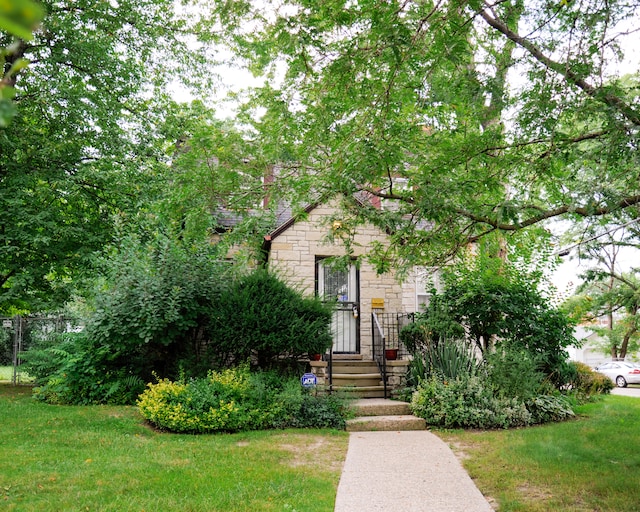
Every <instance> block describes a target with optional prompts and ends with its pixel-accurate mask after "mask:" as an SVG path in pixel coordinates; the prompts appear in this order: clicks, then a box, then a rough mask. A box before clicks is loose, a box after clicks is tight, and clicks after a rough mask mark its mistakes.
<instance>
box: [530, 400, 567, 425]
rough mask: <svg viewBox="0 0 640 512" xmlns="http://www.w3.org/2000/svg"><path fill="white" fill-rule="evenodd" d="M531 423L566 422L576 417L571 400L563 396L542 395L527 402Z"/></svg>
mask: <svg viewBox="0 0 640 512" xmlns="http://www.w3.org/2000/svg"><path fill="white" fill-rule="evenodd" d="M526 407H527V410H528V411H529V412H530V413H531V423H549V422H552V421H564V420H567V419H569V418H573V417H574V416H575V414H574V412H573V409H572V407H571V403H570V402H569V400H568V399H567V398H566V397H564V396H561V395H540V396H536V397H533V398H530V399H529V400H527V401H526Z"/></svg>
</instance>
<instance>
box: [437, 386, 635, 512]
mask: <svg viewBox="0 0 640 512" xmlns="http://www.w3.org/2000/svg"><path fill="white" fill-rule="evenodd" d="M577 412H578V414H579V417H578V419H576V420H573V421H568V422H564V423H558V424H551V425H544V426H538V427H533V428H527V429H521V430H510V431H493V432H462V431H455V432H439V433H438V435H440V436H441V437H442V438H443V439H445V440H446V441H447V442H449V444H450V445H451V446H452V448H453V449H454V450H457V451H459V452H461V454H462V455H463V456H462V458H463V464H464V466H465V468H466V469H467V470H468V472H469V474H470V475H471V476H472V478H473V479H474V480H475V481H476V484H477V485H478V487H479V488H480V490H481V491H482V493H483V494H484V495H485V496H489V497H491V498H493V499H494V500H496V501H497V502H498V503H499V505H500V507H499V510H500V512H516V511H518V512H521V511H526V512H543V511H544V512H546V511H549V510H553V511H556V512H560V511H581V512H582V511H595V510H597V511H601V512H607V511H610V512H620V511H627V512H628V511H638V510H640V435H639V434H640V399H638V398H632V397H622V396H607V397H605V398H603V399H602V400H601V401H599V402H597V403H592V404H588V405H586V406H582V407H580V408H579V409H578V411H577Z"/></svg>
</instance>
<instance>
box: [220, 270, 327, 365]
mask: <svg viewBox="0 0 640 512" xmlns="http://www.w3.org/2000/svg"><path fill="white" fill-rule="evenodd" d="M331 314H332V313H331V308H330V306H328V305H326V304H325V303H323V302H322V301H321V300H320V299H318V298H316V297H305V296H303V295H302V293H300V292H299V291H297V290H294V289H292V288H291V287H289V286H288V285H287V284H286V283H285V282H284V281H283V280H282V279H280V278H278V277H277V276H276V275H274V274H273V273H271V272H268V271H267V270H256V271H254V272H252V273H250V274H247V275H245V276H243V277H241V278H240V279H238V280H237V281H236V282H235V283H234V284H233V285H231V286H230V287H229V288H228V289H226V290H225V291H224V292H223V294H222V295H221V297H220V298H219V302H218V305H217V308H216V310H215V312H214V314H212V315H211V318H210V324H209V329H208V330H209V332H210V333H211V336H212V344H211V349H212V350H217V351H219V352H220V353H223V354H225V355H227V357H228V358H229V359H232V360H235V361H242V360H243V359H252V360H253V361H255V362H256V363H257V364H258V366H259V367H261V368H263V369H264V368H270V367H273V366H274V365H276V364H277V362H278V360H279V359H281V358H283V357H286V358H288V359H294V360H295V359H297V358H299V357H304V356H306V355H307V354H309V353H323V352H324V351H325V350H326V349H327V348H328V347H329V346H330V345H331V340H332V338H331V329H330V326H331Z"/></svg>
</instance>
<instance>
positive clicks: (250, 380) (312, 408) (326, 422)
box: [137, 364, 346, 433]
mask: <svg viewBox="0 0 640 512" xmlns="http://www.w3.org/2000/svg"><path fill="white" fill-rule="evenodd" d="M137 404H138V408H139V410H140V412H141V414H142V416H143V417H144V418H146V419H147V420H148V421H149V422H150V423H152V424H153V425H154V426H156V427H157V428H159V429H162V430H167V431H171V432H186V433H205V432H237V431H244V430H259V429H267V428H289V427H295V428H301V427H314V428H344V425H345V414H346V403H345V401H344V400H343V399H341V398H339V397H336V396H324V395H318V396H315V395H313V394H311V393H310V392H309V391H307V390H306V389H304V388H303V387H302V386H301V385H300V382H299V380H298V379H297V378H296V379H294V378H282V376H280V378H279V379H278V378H277V375H276V374H275V373H274V372H260V373H251V372H250V371H249V366H248V364H245V365H242V366H240V367H237V368H233V369H227V370H224V371H221V372H210V374H209V376H208V377H207V378H206V379H190V380H188V381H186V382H171V381H169V380H167V379H161V380H160V381H159V382H157V383H156V384H149V385H148V386H147V389H146V390H145V391H144V393H142V394H141V395H140V397H139V399H138V402H137Z"/></svg>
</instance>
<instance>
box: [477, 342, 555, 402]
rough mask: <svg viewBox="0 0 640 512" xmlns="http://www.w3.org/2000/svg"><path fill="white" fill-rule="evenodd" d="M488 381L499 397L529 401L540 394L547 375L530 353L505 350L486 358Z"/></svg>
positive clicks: (518, 349) (515, 349) (517, 348)
mask: <svg viewBox="0 0 640 512" xmlns="http://www.w3.org/2000/svg"><path fill="white" fill-rule="evenodd" d="M486 361H487V366H486V368H487V379H488V381H489V383H490V384H491V386H493V389H494V391H495V394H496V395H497V396H499V397H505V398H518V399H520V400H527V399H529V398H532V397H534V396H537V395H538V394H540V392H541V390H542V387H543V380H544V378H545V375H544V374H543V373H542V372H541V371H539V369H538V368H539V365H538V363H537V362H536V360H535V358H534V357H533V356H532V354H531V353H530V352H528V351H527V350H524V349H522V348H519V347H514V348H505V349H503V350H499V351H496V352H494V353H492V354H488V355H487V356H486Z"/></svg>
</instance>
